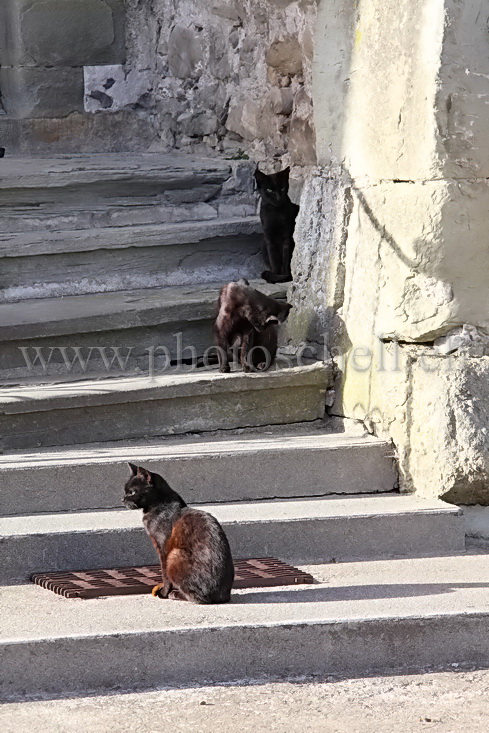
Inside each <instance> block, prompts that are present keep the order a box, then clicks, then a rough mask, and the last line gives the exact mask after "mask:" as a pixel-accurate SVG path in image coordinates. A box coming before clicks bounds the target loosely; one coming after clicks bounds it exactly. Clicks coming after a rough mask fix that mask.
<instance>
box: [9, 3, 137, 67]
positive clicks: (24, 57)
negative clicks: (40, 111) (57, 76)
mask: <svg viewBox="0 0 489 733" xmlns="http://www.w3.org/2000/svg"><path fill="white" fill-rule="evenodd" d="M0 26H1V27H3V32H2V31H0V33H1V35H0V63H1V64H2V65H9V66H19V65H22V66H51V65H52V66H82V65H84V64H97V63H98V64H102V63H105V64H107V63H123V62H124V61H125V55H126V50H125V32H124V2H123V0H7V2H6V4H4V3H2V8H0Z"/></svg>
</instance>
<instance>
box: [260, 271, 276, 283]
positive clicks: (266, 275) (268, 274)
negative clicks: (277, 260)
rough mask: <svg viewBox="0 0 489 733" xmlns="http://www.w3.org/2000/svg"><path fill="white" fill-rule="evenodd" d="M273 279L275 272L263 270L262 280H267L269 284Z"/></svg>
mask: <svg viewBox="0 0 489 733" xmlns="http://www.w3.org/2000/svg"><path fill="white" fill-rule="evenodd" d="M272 277H273V272H270V270H263V272H262V274H261V278H262V280H265V281H266V282H267V283H269V282H272V280H271V279H270V278H272Z"/></svg>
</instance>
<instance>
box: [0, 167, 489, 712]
mask: <svg viewBox="0 0 489 733" xmlns="http://www.w3.org/2000/svg"><path fill="white" fill-rule="evenodd" d="M5 162H6V165H5V166H3V164H2V166H0V171H1V172H0V194H1V206H2V212H3V213H4V215H5V216H4V217H3V218H2V224H1V227H2V233H1V234H0V247H1V250H0V254H1V256H2V268H1V273H2V274H1V278H2V287H3V294H2V302H1V303H0V338H1V339H2V354H1V357H0V382H1V384H2V385H3V386H2V388H1V389H0V436H1V441H2V442H1V449H2V451H3V454H2V455H0V486H1V492H0V502H1V504H0V515H1V516H0V584H1V588H0V598H1V604H2V611H3V624H2V632H1V638H0V658H1V662H0V666H1V669H0V677H1V678H2V680H3V691H2V697H3V698H4V699H14V698H18V697H25V696H30V695H35V696H36V695H42V696H46V695H48V696H54V697H58V696H63V695H72V694H75V693H76V694H81V693H84V692H92V691H109V690H111V691H117V690H119V691H120V690H124V689H139V688H144V687H146V688H147V687H153V686H162V685H171V684H197V683H201V682H204V681H215V682H217V681H228V680H236V679H260V678H263V677H267V676H270V675H278V676H281V677H283V676H287V675H289V676H295V675H302V674H320V673H321V674H322V673H327V672H328V671H329V670H330V671H332V672H333V671H334V672H343V673H350V672H351V673H355V674H365V673H367V672H369V671H372V670H382V671H387V670H391V669H394V668H397V667H401V666H405V667H417V666H418V667H419V666H421V665H422V664H424V663H425V662H426V660H427V659H428V658H429V663H430V664H444V663H448V662H457V663H458V662H459V661H460V662H464V661H470V662H471V663H478V662H480V661H481V660H483V659H487V658H488V653H489V649H488V648H487V641H485V637H487V634H486V635H485V637H484V640H483V641H481V639H482V637H483V636H484V635H483V633H482V629H483V626H484V624H487V616H488V614H489V601H488V599H487V592H486V590H485V589H486V588H487V585H488V583H489V576H488V575H487V563H484V562H483V559H484V558H482V560H481V558H480V557H479V556H471V555H465V554H464V546H465V544H464V523H463V517H462V515H461V512H460V511H459V510H458V508H457V507H453V506H450V505H447V504H444V503H443V502H439V501H433V502H428V501H421V500H419V499H417V498H416V497H414V496H407V495H400V494H399V493H398V492H397V491H396V490H395V486H396V481H397V477H396V472H395V468H394V465H393V461H392V458H391V453H392V450H391V446H390V445H389V444H388V443H386V442H384V441H382V440H379V439H377V438H375V437H372V436H370V435H368V434H367V433H366V432H365V431H364V430H363V427H362V426H361V425H359V424H353V423H351V422H349V421H343V420H340V419H338V418H331V417H327V416H325V392H326V390H327V389H328V388H329V387H330V385H331V383H332V373H331V369H330V367H329V366H328V365H327V364H324V363H321V362H318V363H311V364H308V365H305V366H304V365H302V366H300V365H296V366H293V365H289V366H288V367H287V368H277V369H275V370H272V371H270V372H268V373H265V374H243V373H237V372H234V373H231V374H225V375H223V374H220V373H219V372H217V371H216V370H215V369H211V368H209V369H203V370H200V369H198V370H196V369H194V368H191V367H190V366H187V365H186V355H185V354H184V355H183V356H182V348H184V347H190V346H194V348H195V353H196V354H197V355H199V356H200V355H202V354H203V353H204V352H205V350H206V348H207V347H208V346H209V345H210V341H211V331H210V326H211V323H212V317H213V307H214V306H213V303H214V301H215V298H216V295H217V290H218V287H219V285H220V284H222V282H223V281H226V280H228V279H229V278H235V277H239V276H242V275H247V276H249V277H254V276H255V277H256V276H257V274H258V272H259V268H260V260H259V254H258V253H259V249H260V236H259V226H258V222H257V219H256V217H255V216H254V211H255V208H254V198H253V193H252V189H251V179H250V168H249V166H248V165H247V164H244V163H231V162H229V161H219V160H217V161H216V160H210V161H209V160H196V159H187V158H185V157H175V156H152V155H149V154H147V155H141V156H137V157H136V156H131V155H120V156H110V155H100V156H95V155H94V156H79V157H73V158H68V157H64V158H54V159H50V160H44V161H42V160H41V159H38V160H33V161H21V160H18V161H14V160H10V161H8V160H6V161H5ZM211 210H212V212H211ZM260 287H261V288H262V289H263V290H265V285H264V284H263V283H261V284H260ZM267 292H269V293H270V294H271V295H274V296H275V297H284V291H283V290H281V289H277V288H275V287H273V286H270V287H269V289H268V290H267ZM175 333H177V334H178V333H181V338H180V341H178V339H176V341H175V344H174V345H170V343H169V342H170V340H171V338H173V335H174V334H175ZM165 345H167V346H168V355H165V358H166V362H165V363H163V362H162V358H163V357H162V353H161V348H160V351H157V349H158V348H159V347H162V346H165ZM75 347H76V348H78V349H79V352H78V353H79V354H80V355H81V357H82V360H85V362H86V361H87V353H88V351H89V350H90V348H92V349H93V350H97V349H98V352H97V353H96V356H95V357H94V358H93V359H92V360H88V366H87V365H85V366H86V368H83V365H82V363H81V361H80V359H78V360H75V364H72V365H71V366H70V364H71V363H72V360H73V353H75V352H73V349H74V348H75ZM130 347H133V351H132V352H131V354H130V355H129V357H128V359H127V362H125V363H123V364H122V366H121V364H120V363H119V362H117V360H116V362H115V365H113V367H111V368H109V369H107V366H106V361H105V359H109V361H110V358H111V357H112V356H113V354H114V352H113V350H114V349H117V348H118V349H120V354H122V356H123V357H124V358H125V357H126V356H127V352H128V350H129V348H130ZM148 348H149V349H150V351H151V349H153V350H154V354H153V355H154V360H153V363H152V364H149V363H148V355H147V354H146V350H147V349H148ZM36 349H37V352H36ZM50 349H51V350H52V352H53V354H54V353H55V356H52V358H50V360H49V363H47V366H46V365H43V363H42V359H40V357H39V356H38V358H37V361H36V360H35V356H36V354H37V355H39V353H41V354H44V355H48V354H49V353H50V352H49V350H50ZM70 349H71V350H72V351H70ZM101 349H102V350H103V349H106V351H103V352H101V351H100V350H101ZM39 350H41V351H39ZM111 350H112V351H111ZM188 353H190V351H189V352H188ZM19 354H20V355H21V356H22V359H20V358H19ZM24 354H27V356H28V359H27V360H26V358H25V356H24ZM65 356H66V358H67V359H68V361H66V360H65ZM29 360H30V361H29ZM102 376H104V377H106V378H105V379H101V377H102ZM128 460H130V461H134V462H137V463H138V464H141V465H144V466H147V467H149V468H151V469H152V470H155V471H157V472H160V473H162V474H163V475H164V476H165V477H166V478H167V480H168V481H169V482H170V484H171V485H172V486H173V487H174V488H175V489H176V490H177V491H179V492H180V493H181V494H182V495H183V496H184V497H185V498H186V499H187V500H188V501H189V502H191V503H192V504H194V505H196V506H200V507H202V508H205V509H206V510H209V511H210V512H211V513H213V514H214V515H215V516H217V517H218V518H219V519H220V521H221V522H222V523H223V525H224V527H225V529H226V532H227V534H228V536H229V539H230V542H231V545H232V550H233V554H234V556H235V557H237V558H238V557H243V558H244V557H264V556H277V557H279V558H281V559H283V560H285V561H286V562H293V563H294V564H297V565H299V566H300V567H307V568H308V570H309V572H311V573H312V575H313V576H314V577H315V578H316V579H317V581H318V582H317V584H315V585H312V586H306V587H304V586H303V587H295V588H278V589H266V588H264V589H251V590H242V591H237V592H236V593H235V594H234V596H233V602H232V603H231V604H230V605H228V606H226V607H197V606H192V605H191V604H179V603H171V602H162V601H158V600H156V599H153V598H152V597H148V596H141V597H134V596H132V597H119V598H105V599H95V600H90V601H78V600H75V601H73V600H67V599H64V598H60V597H58V596H55V595H54V594H50V593H49V592H48V591H46V590H43V589H41V588H39V587H35V586H33V585H32V584H29V582H28V581H29V576H30V574H31V573H33V572H36V571H49V570H51V571H55V570H76V569H83V568H103V567H117V566H123V565H132V564H145V563H148V562H149V563H153V562H154V561H155V555H154V551H153V549H152V546H151V544H150V543H149V541H148V539H147V537H146V536H145V534H144V532H143V530H142V524H141V517H140V515H139V513H138V512H129V511H127V510H125V509H123V508H122V506H121V500H122V493H123V485H124V482H125V480H126V478H127V474H128V469H127V466H126V461H128ZM450 569H451V571H450ZM450 572H451V574H450ZM420 599H421V600H420ZM447 599H451V603H452V605H450V603H449V602H447ZM468 611H469V612H468ZM447 632H448V633H447ZM478 634H479V636H478ZM476 641H477V643H478V645H477V643H476Z"/></svg>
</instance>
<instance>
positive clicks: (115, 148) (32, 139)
mask: <svg viewBox="0 0 489 733" xmlns="http://www.w3.org/2000/svg"><path fill="white" fill-rule="evenodd" d="M0 136H1V138H2V141H5V143H6V146H7V148H8V150H9V154H16V155H31V156H39V155H46V156H51V155H58V154H64V155H66V154H72V155H79V154H80V153H118V152H125V153H127V152H129V151H144V150H147V149H148V148H149V147H150V145H151V143H153V141H154V140H155V137H156V130H155V128H154V126H153V124H152V122H151V120H149V119H147V117H142V116H140V115H137V114H134V113H133V112H128V111H127V110H123V111H121V112H116V113H114V114H112V115H86V114H80V113H78V112H73V113H72V114H70V115H69V116H68V117H62V118H60V117H57V118H51V119H50V118H41V119H35V118H33V119H23V120H14V119H12V118H6V116H0Z"/></svg>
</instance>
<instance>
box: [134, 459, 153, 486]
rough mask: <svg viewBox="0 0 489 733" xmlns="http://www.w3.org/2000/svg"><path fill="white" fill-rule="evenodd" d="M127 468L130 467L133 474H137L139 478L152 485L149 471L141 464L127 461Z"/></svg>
mask: <svg viewBox="0 0 489 733" xmlns="http://www.w3.org/2000/svg"><path fill="white" fill-rule="evenodd" d="M129 468H130V469H131V471H132V475H133V476H139V478H142V479H144V480H145V481H146V483H147V484H149V485H152V483H153V477H152V475H151V471H147V470H146V469H145V468H143V467H142V466H135V465H134V463H129Z"/></svg>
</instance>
